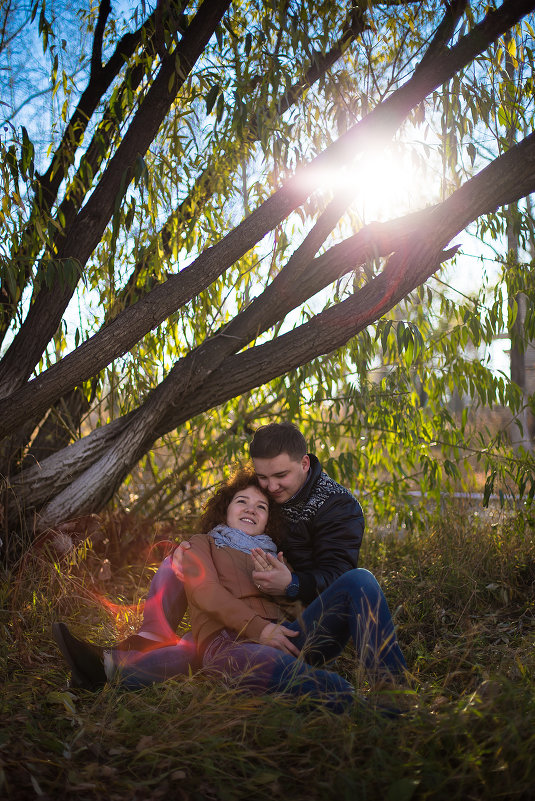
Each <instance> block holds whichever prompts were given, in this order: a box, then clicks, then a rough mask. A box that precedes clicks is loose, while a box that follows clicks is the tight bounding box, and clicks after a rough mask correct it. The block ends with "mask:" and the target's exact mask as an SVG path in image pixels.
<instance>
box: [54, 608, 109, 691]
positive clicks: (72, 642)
mask: <svg viewBox="0 0 535 801" xmlns="http://www.w3.org/2000/svg"><path fill="white" fill-rule="evenodd" d="M52 636H53V637H54V639H55V641H56V643H57V646H58V648H59V650H60V651H61V653H62V654H63V657H64V658H65V660H66V662H67V663H68V664H69V666H70V668H71V671H72V684H73V687H81V688H83V689H84V690H96V689H98V688H99V687H102V686H104V684H105V683H106V673H105V672H104V652H103V649H102V648H99V647H98V646H97V645H92V644H91V643H89V642H84V641H83V640H78V639H77V638H76V637H73V635H72V634H71V633H70V631H69V629H68V628H67V626H66V625H65V623H53V624H52Z"/></svg>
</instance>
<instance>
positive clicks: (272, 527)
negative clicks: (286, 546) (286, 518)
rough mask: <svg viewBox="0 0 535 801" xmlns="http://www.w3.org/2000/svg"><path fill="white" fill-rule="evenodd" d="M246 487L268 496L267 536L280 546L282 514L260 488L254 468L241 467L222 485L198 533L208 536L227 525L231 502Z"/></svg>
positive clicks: (200, 524) (203, 514)
mask: <svg viewBox="0 0 535 801" xmlns="http://www.w3.org/2000/svg"><path fill="white" fill-rule="evenodd" d="M246 487H256V488H257V489H259V490H260V492H261V493H262V494H263V495H265V496H266V500H267V502H268V521H267V525H266V534H269V536H270V537H271V539H272V540H273V541H274V542H275V543H276V544H277V545H278V544H279V541H280V535H281V532H280V529H281V517H280V512H279V509H278V507H277V506H276V504H275V503H274V502H273V501H272V500H271V498H270V497H269V495H268V494H267V493H266V491H265V490H264V489H262V487H261V486H260V482H259V481H258V478H257V476H256V473H255V472H254V470H253V468H252V467H241V468H240V469H239V470H237V471H236V472H235V473H234V474H233V475H232V476H231V477H230V478H229V479H228V480H227V481H224V482H222V483H221V484H220V486H219V488H218V489H217V490H216V491H215V493H214V494H213V495H212V497H211V498H209V500H208V502H207V503H206V506H205V507H204V511H203V513H202V515H201V517H200V519H199V523H198V527H197V528H198V531H200V532H201V533H203V534H206V533H208V531H211V529H213V528H214V527H215V526H218V525H219V524H220V523H225V522H226V519H227V509H228V507H229V504H230V502H231V500H232V499H233V498H234V496H235V495H236V493H237V492H240V491H241V490H244V489H245V488H246Z"/></svg>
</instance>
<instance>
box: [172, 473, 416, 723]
mask: <svg viewBox="0 0 535 801" xmlns="http://www.w3.org/2000/svg"><path fill="white" fill-rule="evenodd" d="M273 515H274V510H273V509H272V507H271V505H270V501H269V499H268V497H267V496H266V494H265V493H264V491H263V490H262V489H261V488H260V486H259V483H258V479H257V478H256V476H255V475H254V473H252V472H251V471H248V470H241V471H239V472H238V473H237V474H236V475H235V476H234V477H233V478H232V479H231V480H230V481H229V482H228V483H227V484H225V485H224V486H223V487H221V488H220V489H219V490H218V491H217V492H216V493H215V495H214V496H213V497H212V498H211V500H210V501H209V502H208V505H207V508H206V511H205V513H204V515H203V516H202V518H201V530H202V531H203V532H204V533H201V534H197V535H195V536H194V537H193V538H192V539H191V541H190V543H191V548H190V549H189V550H188V551H187V552H186V553H185V554H184V562H183V569H184V583H185V588H186V594H187V597H188V603H189V608H190V615H191V624H192V630H193V636H194V639H195V641H196V644H197V649H198V652H199V654H200V656H201V658H202V664H203V667H204V668H205V669H207V670H208V671H210V672H213V673H216V674H219V675H224V676H226V677H227V678H230V679H231V681H233V682H235V683H236V684H237V685H238V686H240V687H241V688H244V689H247V690H250V691H252V692H255V693H265V692H283V693H287V694H290V695H294V696H298V695H302V694H307V695H308V696H309V697H312V698H318V699H319V698H321V699H323V700H324V701H325V702H326V703H327V705H328V706H330V708H331V709H333V710H334V711H342V710H344V709H347V708H348V706H350V705H351V704H352V703H353V701H354V689H353V687H352V685H351V684H350V683H349V682H348V681H346V680H345V679H344V678H343V677H342V676H340V675H339V674H337V673H335V672H333V671H330V670H326V669H325V668H324V665H325V663H326V662H328V661H330V660H331V659H333V658H335V657H336V656H338V655H339V654H340V653H341V652H342V650H343V648H344V647H345V645H346V643H347V642H348V641H349V639H352V640H353V642H354V644H355V646H356V648H357V652H358V653H359V655H360V658H361V659H362V661H363V662H364V665H365V667H366V668H367V669H368V670H369V671H370V672H371V673H373V674H374V676H375V677H379V676H384V675H385V674H388V675H396V674H400V673H402V672H403V671H404V669H405V667H406V665H405V660H404V658H403V655H402V653H401V650H400V648H399V645H398V643H397V639H396V636H395V632H394V627H393V624H392V619H391V616H390V612H389V610H388V605H387V603H386V600H385V598H384V596H383V593H382V592H381V589H380V587H379V585H378V584H377V581H376V580H375V578H374V577H373V576H372V574H371V573H369V572H368V571H367V570H362V569H356V570H351V571H348V572H347V573H345V574H344V575H342V576H341V577H340V578H338V579H337V580H336V581H335V582H333V584H332V585H331V586H330V587H328V588H327V589H326V590H325V591H324V592H323V593H322V594H321V595H320V596H318V598H316V599H315V600H314V601H313V602H312V603H311V604H310V605H309V606H308V607H307V608H306V609H302V608H301V607H300V605H299V604H296V603H292V602H289V601H288V599H286V598H285V597H284V596H282V597H273V596H268V595H264V594H263V593H262V592H261V591H260V590H259V588H258V587H257V586H256V585H255V583H254V582H253V579H252V571H253V569H259V567H260V568H261V569H262V567H263V569H269V562H268V560H267V559H263V558H262V553H264V552H265V553H271V554H273V555H276V554H277V547H276V539H277V527H276V521H275V520H274V517H273ZM222 521H224V523H223V522H222ZM266 532H269V534H270V535H271V536H269V535H268V534H267V533H266ZM253 549H255V557H254V562H253V558H251V554H252V551H253ZM281 556H282V555H279V558H280V557H281Z"/></svg>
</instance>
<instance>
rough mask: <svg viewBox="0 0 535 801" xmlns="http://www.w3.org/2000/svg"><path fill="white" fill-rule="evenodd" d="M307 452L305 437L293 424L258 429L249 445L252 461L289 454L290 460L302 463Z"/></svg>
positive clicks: (276, 424)
mask: <svg viewBox="0 0 535 801" xmlns="http://www.w3.org/2000/svg"><path fill="white" fill-rule="evenodd" d="M306 452H307V444H306V441H305V438H304V436H303V435H302V434H301V432H300V431H299V429H298V428H297V427H296V426H294V425H293V423H269V425H267V426H260V428H257V429H256V431H255V434H254V437H253V438H252V440H251V443H250V445H249V453H250V454H251V458H252V459H274V458H275V456H279V454H281V453H287V454H288V456H289V457H290V459H293V460H294V461H295V462H298V461H300V460H301V459H302V458H303V456H304V455H305V454H306Z"/></svg>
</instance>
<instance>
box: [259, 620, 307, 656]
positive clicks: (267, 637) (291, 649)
mask: <svg viewBox="0 0 535 801" xmlns="http://www.w3.org/2000/svg"><path fill="white" fill-rule="evenodd" d="M298 633H299V632H297V631H292V630H291V629H287V628H286V626H280V625H277V623H268V624H267V626H265V627H264V628H263V629H262V631H261V633H260V637H259V638H258V642H260V643H262V645H271V647H272V648H277V650H279V651H284V653H285V654H291V655H292V656H299V649H298V648H297V647H296V646H295V645H294V644H293V642H291V640H289V639H288V637H297V635H298Z"/></svg>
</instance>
